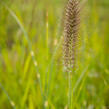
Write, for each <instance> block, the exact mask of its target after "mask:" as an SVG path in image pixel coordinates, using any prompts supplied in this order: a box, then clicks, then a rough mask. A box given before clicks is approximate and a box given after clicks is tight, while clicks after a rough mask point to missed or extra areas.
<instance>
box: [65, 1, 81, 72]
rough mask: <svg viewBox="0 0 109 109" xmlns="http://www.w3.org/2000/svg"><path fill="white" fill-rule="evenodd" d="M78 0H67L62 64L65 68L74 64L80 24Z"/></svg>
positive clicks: (69, 67) (72, 66)
mask: <svg viewBox="0 0 109 109" xmlns="http://www.w3.org/2000/svg"><path fill="white" fill-rule="evenodd" d="M79 12H80V10H79V2H78V0H68V3H67V6H66V10H65V19H64V34H63V36H64V44H63V54H64V66H65V68H66V69H67V70H70V71H71V68H74V66H75V59H76V51H77V46H76V45H77V44H78V31H79V24H80V17H79Z"/></svg>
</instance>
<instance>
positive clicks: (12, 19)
mask: <svg viewBox="0 0 109 109" xmlns="http://www.w3.org/2000/svg"><path fill="white" fill-rule="evenodd" d="M82 1H83V0H81V2H82ZM65 5H66V0H9V1H8V0H3V1H2V0H0V109H12V108H16V109H27V108H28V109H44V108H46V109H67V99H68V79H67V73H66V72H64V71H63V64H62V47H61V46H62V44H61V40H60V39H61V38H62V28H63V11H64V7H65ZM9 10H11V12H12V13H14V16H13V15H12V13H11V12H10V11H9ZM108 13H109V0H86V2H85V3H84V4H83V6H82V10H81V28H80V34H79V35H80V47H79V52H78V60H77V61H78V62H77V63H78V64H77V69H76V72H75V74H74V77H73V90H74V96H73V100H74V102H73V106H74V107H75V108H76V109H108V107H109V100H108V98H109V14H108ZM16 17H17V19H16ZM18 21H20V23H21V24H22V26H23V28H22V27H20V26H19V25H18ZM47 25H48V26H47ZM22 29H24V31H22ZM25 32H27V34H28V35H27V36H28V38H29V41H27V40H26V38H25V37H26V36H25V34H24V33H25ZM30 45H32V47H31V46H30ZM29 47H31V49H32V50H33V51H31V49H30V48H29ZM33 52H34V54H33ZM31 55H32V56H33V55H34V56H35V59H33V58H32V56H31ZM36 62H37V63H36ZM36 64H37V66H36ZM79 81H80V82H79ZM76 86H77V87H76Z"/></svg>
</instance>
